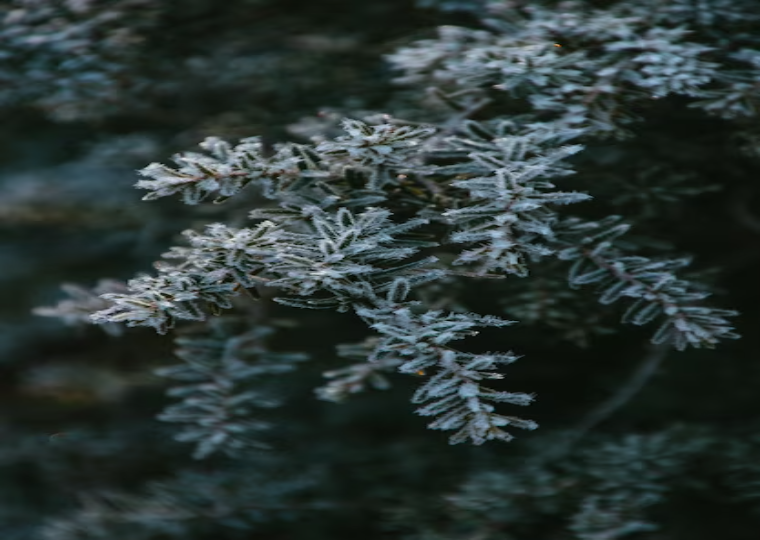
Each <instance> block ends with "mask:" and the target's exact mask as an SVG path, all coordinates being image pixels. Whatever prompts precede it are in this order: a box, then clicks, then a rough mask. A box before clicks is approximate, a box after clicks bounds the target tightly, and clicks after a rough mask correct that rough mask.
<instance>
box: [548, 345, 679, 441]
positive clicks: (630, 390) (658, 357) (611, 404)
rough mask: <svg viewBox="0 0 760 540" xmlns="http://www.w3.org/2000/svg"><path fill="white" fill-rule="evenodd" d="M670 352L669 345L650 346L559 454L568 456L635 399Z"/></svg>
mask: <svg viewBox="0 0 760 540" xmlns="http://www.w3.org/2000/svg"><path fill="white" fill-rule="evenodd" d="M669 350H670V346H668V345H667V344H662V345H650V347H649V351H648V353H647V354H646V355H644V358H642V360H641V362H640V363H639V365H638V367H637V368H636V370H635V371H634V372H633V374H632V375H631V377H630V378H629V379H628V381H627V382H626V383H625V384H624V385H623V386H621V387H620V388H619V389H618V391H617V392H615V393H614V394H613V395H611V396H610V397H609V398H608V399H607V400H605V401H603V402H602V403H600V404H599V405H598V406H597V407H595V408H594V409H592V410H591V411H590V412H589V413H588V414H587V415H586V416H585V417H584V418H583V419H582V420H581V421H580V422H579V423H578V425H577V426H576V427H575V429H573V430H572V432H571V433H570V434H569V435H568V436H567V439H566V440H565V442H564V444H562V445H560V449H559V450H558V451H557V454H566V453H567V452H569V451H570V450H572V449H573V448H574V447H575V445H577V444H578V442H579V441H580V440H581V439H582V438H583V437H584V436H586V434H587V433H588V432H589V431H591V430H592V429H594V428H595V427H596V426H598V425H599V424H601V423H602V422H604V421H605V420H607V419H608V418H609V417H610V416H612V415H613V414H614V413H615V412H616V411H617V410H618V409H620V408H622V407H623V406H625V404H626V403H628V402H629V401H630V400H631V399H633V397H634V396H635V395H636V394H638V393H639V392H640V391H641V389H642V388H644V386H646V384H647V382H648V381H649V379H651V378H652V376H653V375H654V374H655V373H656V372H657V369H658V368H659V367H660V364H662V362H663V360H664V359H665V357H666V356H667V353H668V351H669Z"/></svg>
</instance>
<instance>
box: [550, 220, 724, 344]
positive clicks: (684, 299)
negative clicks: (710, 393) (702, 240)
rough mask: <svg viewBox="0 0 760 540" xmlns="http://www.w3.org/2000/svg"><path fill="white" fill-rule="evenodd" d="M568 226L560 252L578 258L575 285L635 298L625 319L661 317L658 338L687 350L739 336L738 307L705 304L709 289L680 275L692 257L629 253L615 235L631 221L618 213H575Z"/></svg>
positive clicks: (613, 297)
mask: <svg viewBox="0 0 760 540" xmlns="http://www.w3.org/2000/svg"><path fill="white" fill-rule="evenodd" d="M564 227H565V234H564V236H563V237H562V238H561V240H560V245H561V244H564V245H565V246H566V247H564V248H563V249H561V250H558V252H557V256H558V257H559V258H560V259H562V260H566V261H572V266H571V267H570V271H569V276H568V279H569V282H570V285H571V286H572V287H579V286H581V285H587V284H595V285H596V286H597V290H598V291H599V293H600V297H599V301H600V302H601V303H603V304H611V303H613V302H616V301H617V300H619V299H621V298H631V299H633V300H634V301H633V303H632V304H631V305H630V306H629V308H628V309H627V311H626V312H625V314H624V315H623V322H628V323H633V324H637V325H644V324H647V323H649V322H651V321H653V320H655V319H656V318H661V319H662V322H661V324H660V326H659V328H658V329H657V331H656V332H655V334H654V336H653V337H652V342H653V343H658V344H659V343H671V344H673V346H674V347H675V348H677V349H678V350H683V349H685V348H687V347H689V346H691V347H714V346H715V345H716V344H717V343H718V341H719V340H721V339H732V338H736V337H738V336H737V335H736V334H735V333H734V332H733V331H732V330H733V327H732V326H731V325H730V323H729V322H728V321H727V319H726V318H727V317H731V316H734V315H736V314H737V313H736V312H735V311H731V310H726V309H716V308H710V307H706V306H702V305H699V302H700V301H701V300H703V299H704V298H706V297H707V296H709V294H708V293H706V292H703V291H699V290H695V289H694V288H693V286H692V285H691V284H690V283H689V282H687V281H685V280H683V279H679V278H678V277H677V276H676V274H675V272H676V271H678V270H680V269H682V268H683V267H685V266H686V265H688V264H689V262H690V261H689V259H684V258H681V259H664V260H654V259H649V258H647V257H642V256H637V255H626V254H625V253H624V252H623V250H622V249H620V248H619V247H617V246H616V245H615V242H614V240H615V239H616V238H617V237H619V236H621V235H622V234H624V233H625V232H626V231H627V230H628V229H629V226H628V225H626V224H625V223H622V222H621V221H620V219H619V217H617V216H612V217H610V218H607V219H605V220H603V221H600V222H585V221H582V220H579V219H575V218H571V219H568V220H566V221H565V222H564Z"/></svg>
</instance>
